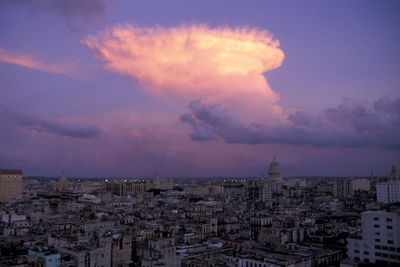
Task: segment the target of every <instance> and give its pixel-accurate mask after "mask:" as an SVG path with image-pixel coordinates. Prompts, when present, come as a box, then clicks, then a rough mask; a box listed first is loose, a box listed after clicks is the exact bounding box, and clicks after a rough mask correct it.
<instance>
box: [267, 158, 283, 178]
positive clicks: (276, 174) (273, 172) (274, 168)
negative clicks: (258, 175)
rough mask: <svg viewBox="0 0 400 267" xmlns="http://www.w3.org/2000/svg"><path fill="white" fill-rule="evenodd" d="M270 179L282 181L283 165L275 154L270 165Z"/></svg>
mask: <svg viewBox="0 0 400 267" xmlns="http://www.w3.org/2000/svg"><path fill="white" fill-rule="evenodd" d="M268 180H269V181H271V182H282V176H281V167H280V165H279V163H278V162H277V161H276V157H275V156H274V158H273V160H272V162H271V164H270V165H269V171H268Z"/></svg>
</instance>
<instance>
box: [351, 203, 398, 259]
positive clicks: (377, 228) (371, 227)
mask: <svg viewBox="0 0 400 267" xmlns="http://www.w3.org/2000/svg"><path fill="white" fill-rule="evenodd" d="M361 225H362V236H361V239H359V238H350V239H348V240H347V241H348V244H347V254H348V256H349V258H351V259H354V260H356V261H359V262H364V263H378V264H382V266H398V265H399V264H400V210H396V211H393V212H386V211H366V212H363V213H362V214H361Z"/></svg>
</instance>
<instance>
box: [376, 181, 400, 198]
mask: <svg viewBox="0 0 400 267" xmlns="http://www.w3.org/2000/svg"><path fill="white" fill-rule="evenodd" d="M376 195H377V201H378V202H380V203H396V202H400V181H395V180H392V181H388V182H384V183H378V184H377V185H376Z"/></svg>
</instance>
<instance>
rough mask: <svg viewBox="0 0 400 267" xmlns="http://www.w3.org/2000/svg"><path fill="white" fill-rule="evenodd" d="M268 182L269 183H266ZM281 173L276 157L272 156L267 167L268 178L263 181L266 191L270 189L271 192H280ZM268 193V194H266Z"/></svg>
mask: <svg viewBox="0 0 400 267" xmlns="http://www.w3.org/2000/svg"><path fill="white" fill-rule="evenodd" d="M267 184H269V185H267ZM282 186H283V182H282V175H281V166H280V165H279V163H278V162H277V161H276V157H275V156H274V158H273V160H272V162H271V164H270V165H269V169H268V179H267V180H266V181H265V182H264V188H266V189H267V191H269V190H270V191H271V192H273V193H278V194H279V193H281V192H282ZM267 195H268V194H267Z"/></svg>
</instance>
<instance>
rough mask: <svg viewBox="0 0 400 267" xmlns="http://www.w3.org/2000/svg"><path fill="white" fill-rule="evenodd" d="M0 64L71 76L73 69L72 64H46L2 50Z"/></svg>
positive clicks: (25, 55) (27, 56)
mask: <svg viewBox="0 0 400 267" xmlns="http://www.w3.org/2000/svg"><path fill="white" fill-rule="evenodd" d="M0 62H6V63H10V64H15V65H19V66H22V67H25V68H29V69H34V70H39V71H44V72H49V73H55V74H64V75H73V73H72V71H71V69H73V68H72V67H73V64H72V63H66V64H54V63H46V62H43V61H41V60H38V59H34V58H32V57H31V56H30V55H27V54H21V53H15V52H13V53H10V52H8V51H6V50H5V49H3V48H0Z"/></svg>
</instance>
